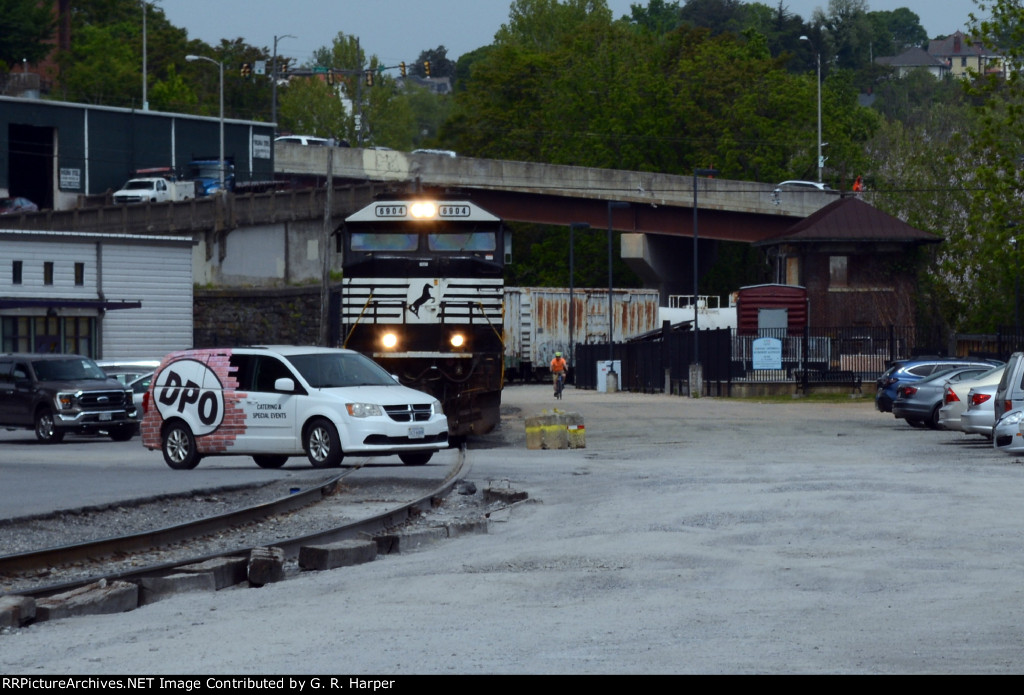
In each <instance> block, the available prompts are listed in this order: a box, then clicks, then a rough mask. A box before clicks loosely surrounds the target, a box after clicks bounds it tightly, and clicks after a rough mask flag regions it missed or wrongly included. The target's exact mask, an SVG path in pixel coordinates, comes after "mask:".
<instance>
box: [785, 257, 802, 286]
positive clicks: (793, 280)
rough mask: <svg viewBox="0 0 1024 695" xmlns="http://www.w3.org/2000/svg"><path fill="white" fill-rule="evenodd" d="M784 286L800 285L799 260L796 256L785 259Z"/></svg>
mask: <svg viewBox="0 0 1024 695" xmlns="http://www.w3.org/2000/svg"><path fill="white" fill-rule="evenodd" d="M786 284H787V285H799V284H800V258H799V257H797V256H787V257H786Z"/></svg>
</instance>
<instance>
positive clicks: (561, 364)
mask: <svg viewBox="0 0 1024 695" xmlns="http://www.w3.org/2000/svg"><path fill="white" fill-rule="evenodd" d="M568 371H569V365H568V363H566V361H565V358H564V357H562V353H561V352H556V353H555V356H554V358H552V360H551V383H552V385H554V387H555V397H556V398H557V397H558V392H559V390H560V389H559V388H558V380H559V379H562V380H563V383H564V379H565V375H566V373H567V372H568Z"/></svg>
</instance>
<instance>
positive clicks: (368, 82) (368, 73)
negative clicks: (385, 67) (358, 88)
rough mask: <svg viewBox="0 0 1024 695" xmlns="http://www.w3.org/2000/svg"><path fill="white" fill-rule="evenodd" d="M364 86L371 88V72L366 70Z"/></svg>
mask: <svg viewBox="0 0 1024 695" xmlns="http://www.w3.org/2000/svg"><path fill="white" fill-rule="evenodd" d="M366 86H367V87H372V86H373V70H367V71H366Z"/></svg>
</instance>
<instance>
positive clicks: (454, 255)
mask: <svg viewBox="0 0 1024 695" xmlns="http://www.w3.org/2000/svg"><path fill="white" fill-rule="evenodd" d="M341 240H342V245H343V248H342V254H343V255H342V259H343V260H342V272H343V279H342V286H341V297H340V300H341V301H340V304H341V306H340V315H341V336H342V341H343V346H344V347H347V348H351V349H353V350H358V351H359V352H362V353H363V354H366V355H369V356H370V357H372V358H373V359H374V360H375V361H376V362H378V363H379V364H381V365H382V366H383V367H384V368H385V369H387V370H388V371H390V372H391V373H392V374H394V375H396V376H397V377H398V379H399V381H400V382H401V383H402V384H403V385H405V386H409V387H411V388H414V389H417V390H420V391H424V392H426V393H429V394H431V395H433V396H434V397H435V398H437V399H438V400H439V401H440V402H441V403H442V405H443V406H444V411H445V414H446V415H447V417H448V428H449V437H450V438H451V439H454V440H460V439H464V438H465V437H466V436H467V435H469V434H485V433H487V432H490V431H491V430H492V429H493V428H494V427H495V426H496V425H497V424H498V420H499V409H500V406H501V389H502V386H503V383H504V371H503V369H504V359H503V343H502V327H503V307H504V304H503V300H504V287H503V285H504V280H503V272H504V265H505V261H506V258H507V255H508V247H509V245H510V241H511V237H510V236H509V235H508V233H507V232H506V230H505V227H504V225H503V223H502V220H501V219H500V218H498V217H496V216H495V215H493V214H491V213H490V212H488V211H486V210H484V209H483V208H481V207H480V206H478V205H476V204H475V203H473V202H471V201H468V200H444V199H435V198H421V197H408V198H400V199H390V200H377V201H374V202H373V203H371V204H370V205H368V206H366V207H365V208H363V209H361V210H359V211H357V212H355V213H353V214H352V215H350V216H348V217H347V218H346V219H345V223H344V225H343V227H342V229H341Z"/></svg>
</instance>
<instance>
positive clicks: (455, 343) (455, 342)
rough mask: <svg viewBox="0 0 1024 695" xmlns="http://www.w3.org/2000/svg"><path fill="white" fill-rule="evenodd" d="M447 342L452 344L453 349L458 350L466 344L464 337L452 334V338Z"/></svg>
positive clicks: (459, 334)
mask: <svg viewBox="0 0 1024 695" xmlns="http://www.w3.org/2000/svg"><path fill="white" fill-rule="evenodd" d="M448 342H450V343H451V344H452V347H453V348H460V347H462V346H463V345H465V344H466V336H464V335H462V334H461V333H452V337H451V338H449V340H448Z"/></svg>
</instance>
